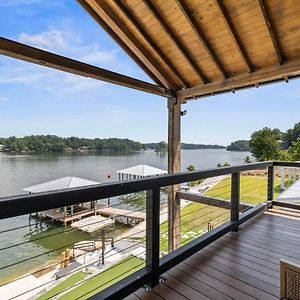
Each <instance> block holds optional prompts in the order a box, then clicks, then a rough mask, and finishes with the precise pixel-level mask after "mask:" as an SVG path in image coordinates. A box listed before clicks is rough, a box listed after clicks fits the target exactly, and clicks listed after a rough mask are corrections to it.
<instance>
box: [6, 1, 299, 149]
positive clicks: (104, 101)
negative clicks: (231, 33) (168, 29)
mask: <svg viewBox="0 0 300 300" xmlns="http://www.w3.org/2000/svg"><path fill="white" fill-rule="evenodd" d="M0 35H1V36H3V37H7V38H10V39H14V40H17V41H20V42H23V43H27V44H30V45H33V46H36V47H39V48H43V49H46V50H49V51H53V52H56V53H59V54H63V55H66V56H69V57H72V58H75V59H80V60H82V61H84V62H87V63H90V64H94V65H97V66H101V67H103V68H107V69H110V70H113V71H117V72H120V73H124V74H127V75H130V76H133V77H136V78H139V79H142V80H146V81H150V79H149V78H148V77H147V75H145V74H144V73H143V71H141V70H140V69H139V67H138V66H136V65H135V63H134V62H132V61H131V59H130V58H129V57H128V56H127V55H126V54H125V53H124V52H123V51H122V50H121V49H120V47H118V45H117V44H115V43H114V42H113V41H112V39H111V38H110V37H109V36H108V35H107V34H106V33H105V32H104V31H103V30H102V29H101V28H100V27H99V26H98V25H97V24H96V23H95V22H94V20H93V19H92V18H91V17H90V16H89V15H88V14H87V13H86V12H85V11H84V10H83V9H82V8H81V7H80V6H79V4H77V2H76V1H75V0H51V1H44V0H5V1H2V0H1V1H0ZM183 109H187V115H186V116H184V117H183V118H182V141H183V142H193V143H215V144H224V145H227V144H228V143H230V142H231V141H233V140H236V139H247V138H249V136H250V135H251V133H252V132H253V131H254V130H258V129H260V128H262V127H264V126H268V127H272V128H279V129H281V130H286V129H287V128H290V127H292V126H293V124H294V123H296V122H298V121H299V110H300V81H299V80H294V81H290V82H289V83H288V84H286V83H284V82H283V83H280V84H275V85H268V86H265V87H260V88H258V89H248V90H244V91H239V92H236V93H235V94H224V95H220V96H214V97H208V98H202V99H201V100H197V101H190V102H188V104H185V105H184V108H183ZM0 122H1V126H0V136H5V137H7V136H11V135H15V136H24V135H30V134H56V135H59V136H73V135H75V136H81V137H100V138H105V137H120V138H125V137H126V138H127V137H128V138H131V139H134V140H138V141H141V142H151V141H160V140H167V105H166V100H165V99H163V98H160V97H157V96H153V95H150V94H146V93H142V92H138V91H133V90H130V89H127V88H123V87H118V86H114V85H111V84H107V83H103V82H100V81H96V80H93V79H87V78H82V77H78V76H75V75H71V74H67V73H63V72H59V71H56V70H51V69H47V68H43V67H40V66H35V65H33V64H30V63H26V62H21V61H17V60H14V59H11V58H8V57H5V56H0Z"/></svg>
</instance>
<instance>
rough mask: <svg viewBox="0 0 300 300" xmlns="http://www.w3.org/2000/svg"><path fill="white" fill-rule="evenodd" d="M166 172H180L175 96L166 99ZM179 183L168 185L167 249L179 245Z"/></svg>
mask: <svg viewBox="0 0 300 300" xmlns="http://www.w3.org/2000/svg"><path fill="white" fill-rule="evenodd" d="M168 111H169V119H168V173H169V174H173V173H177V172H180V118H181V114H180V112H181V103H180V101H179V100H178V101H177V99H176V98H169V99H168ZM179 188H180V185H173V186H171V187H169V197H168V221H169V222H168V241H169V243H168V249H169V252H171V251H173V250H174V249H176V248H178V247H179V246H180V239H181V237H180V199H179V197H178V195H177V191H179Z"/></svg>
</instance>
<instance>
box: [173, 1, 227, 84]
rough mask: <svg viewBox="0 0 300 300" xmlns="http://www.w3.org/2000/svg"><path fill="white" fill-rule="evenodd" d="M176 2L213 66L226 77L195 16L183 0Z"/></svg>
mask: <svg viewBox="0 0 300 300" xmlns="http://www.w3.org/2000/svg"><path fill="white" fill-rule="evenodd" d="M177 4H178V7H179V8H180V10H181V12H182V13H183V15H184V16H185V18H186V19H187V21H188V22H189V24H190V25H191V27H192V29H193V31H194V32H195V34H196V36H197V38H198V40H199V41H200V43H201V44H202V45H203V47H204V48H205V49H206V51H207V53H208V54H209V56H210V57H211V59H212V60H213V62H214V64H215V66H216V67H217V68H218V69H219V70H220V72H221V73H222V75H223V77H224V78H226V77H227V74H226V70H225V68H224V66H223V64H222V63H221V61H220V59H219V58H218V56H217V55H216V53H215V51H214V49H213V48H212V46H211V45H210V43H209V42H208V40H207V39H206V37H205V35H204V33H203V31H202V29H201V28H200V26H199V24H198V23H197V22H196V20H195V18H194V17H193V14H192V13H191V12H190V10H189V9H188V7H187V6H186V4H185V2H184V0H177Z"/></svg>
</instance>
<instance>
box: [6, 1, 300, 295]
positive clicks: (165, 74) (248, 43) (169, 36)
mask: <svg viewBox="0 0 300 300" xmlns="http://www.w3.org/2000/svg"><path fill="white" fill-rule="evenodd" d="M78 2H79V3H80V4H81V6H82V7H83V9H85V10H86V12H87V13H88V14H89V15H90V16H91V17H92V18H93V19H94V20H95V22H97V23H98V24H99V25H100V26H101V27H102V28H103V29H104V30H105V31H106V32H107V33H108V34H109V35H110V36H111V37H112V38H113V39H114V40H115V42H116V43H118V44H119V45H120V47H121V48H122V49H123V50H124V51H125V52H126V53H127V54H128V55H129V56H130V57H131V58H132V59H133V60H134V61H135V62H136V63H137V65H138V66H139V67H140V68H141V69H142V70H143V71H144V72H145V73H146V74H147V75H148V76H149V77H150V78H151V80H152V82H151V83H150V82H145V81H142V80H139V79H136V78H132V77H129V76H126V75H123V74H119V73H116V72H112V71H109V70H105V69H103V68H99V67H97V66H92V65H89V64H86V63H83V62H80V61H76V60H74V59H71V58H68V57H63V56H61V55H57V54H55V53H51V52H48V51H44V50H42V49H37V48H34V47H31V46H28V45H25V44H21V43H19V42H17V41H13V40H9V39H6V38H4V37H1V38H0V53H1V54H3V55H7V56H10V57H13V58H16V59H20V60H24V61H28V62H31V63H35V64H39V65H42V66H45V67H49V68H55V69H58V70H61V71H64V72H70V73H72V74H77V75H79V76H84V77H90V78H94V79H96V80H102V81H106V82H109V83H113V84H118V85H121V86H125V87H128V88H133V89H135V90H139V91H142V92H146V93H150V94H153V95H156V96H160V97H161V99H163V100H165V102H166V104H167V105H166V107H167V109H166V113H167V114H168V173H169V174H167V175H162V176H158V177H151V178H147V179H143V180H138V181H132V180H126V181H121V182H115V183H109V184H102V185H95V186H94V187H93V188H86V187H80V188H76V189H75V190H72V189H70V190H64V191H57V192H51V193H37V194H32V195H26V196H19V197H10V198H6V199H4V200H3V201H0V217H1V219H5V218H8V217H14V216H20V215H24V214H28V213H31V212H36V211H45V210H49V209H53V208H54V209H55V208H57V207H61V206H64V204H66V203H67V204H68V205H69V204H70V202H71V203H72V205H75V204H79V203H81V202H82V201H83V199H85V200H84V201H86V202H90V201H94V200H96V199H99V198H102V197H103V198H108V197H113V196H119V195H124V194H128V193H134V192H138V191H144V190H147V206H146V214H147V218H146V231H145V232H146V234H145V243H146V255H145V258H146V261H145V262H143V263H140V262H139V263H140V264H139V265H138V266H139V267H137V266H136V265H135V268H133V267H132V269H131V268H130V267H128V268H127V269H126V270H123V272H122V273H121V274H117V273H113V272H112V274H113V277H109V278H108V279H106V281H105V279H103V277H102V278H101V277H100V278H99V277H97V276H98V275H99V274H97V275H95V276H94V277H93V276H91V277H88V280H87V281H86V282H85V283H82V282H81V285H79V287H77V288H76V287H75V286H74V284H73V285H72V286H71V287H70V289H72V290H71V292H70V293H73V294H72V295H73V297H70V299H78V298H81V297H85V298H89V297H92V299H122V298H126V299H133V300H136V299H174V300H175V299H278V298H281V297H282V298H284V299H288V298H289V299H299V297H300V296H299V294H300V292H299V285H300V283H299V282H300V275H299V273H300V272H299V267H298V265H299V262H300V250H299V246H300V243H299V238H300V214H299V211H300V206H299V205H298V204H295V203H289V202H286V201H276V200H275V199H274V167H278V166H281V167H294V168H299V167H300V164H299V163H291V162H271V161H268V162H261V163H254V164H246V165H242V166H232V167H225V168H218V169H209V170H202V171H196V172H189V173H180V165H181V161H180V143H181V131H180V128H181V127H180V124H181V117H182V116H183V115H184V114H185V112H184V110H182V107H183V106H184V105H185V103H187V102H188V101H193V100H198V101H201V99H202V98H203V97H208V96H211V97H217V95H218V94H220V93H225V92H229V93H232V97H234V94H236V93H238V92H239V90H240V89H245V88H264V87H263V85H265V84H270V83H280V84H284V83H288V82H289V81H290V80H292V79H296V78H297V77H299V75H300V48H299V47H300V43H299V40H300V5H299V0H286V1H280V0H257V1H253V0H245V1H238V0H197V1H196V0H194V1H193V0H164V1H161V0H143V1H139V0H122V1H110V0H101V1H100V0H78ZM78 22H80V20H78ZM4 75H5V74H4ZM155 101H158V100H157V99H156V100H155ZM212 101H213V100H212ZM262 101H264V99H262ZM282 105H283V106H284V105H285V103H284V100H283V102H282ZM265 113H268V111H266V112H265ZM199 121H200V122H201V120H199ZM215 122H218V120H217V119H216V120H215ZM236 125H237V126H239V124H238V123H237V124H236ZM149 130H151V127H150V126H149ZM199 135H201V132H199ZM258 169H259V170H266V171H267V176H266V177H265V178H263V179H264V180H266V181H265V195H264V197H263V199H261V200H263V201H261V202H260V203H255V205H252V206H249V207H248V208H246V210H243V209H241V206H240V196H241V181H242V180H241V178H243V172H246V171H252V170H258ZM222 175H230V179H229V180H228V181H227V183H228V186H230V192H229V201H226V202H224V201H225V200H224V199H221V198H220V197H219V198H217V199H216V198H214V199H213V198H212V199H207V197H206V199H202V198H201V197H200V198H199V197H197V195H192V196H191V197H190V199H189V200H190V201H192V202H195V203H202V204H205V205H206V206H208V207H210V208H216V207H218V208H222V209H225V210H227V211H226V213H228V220H227V221H226V222H224V223H222V224H219V225H218V226H214V228H213V229H212V230H211V231H209V232H207V233H205V234H203V235H201V236H196V237H195V238H194V239H191V240H189V241H188V240H186V239H185V240H184V243H182V238H183V233H182V232H181V231H182V230H183V229H184V224H183V223H182V216H181V206H180V202H181V200H180V197H179V195H178V191H179V187H180V183H183V182H188V181H194V180H199V179H205V178H211V177H214V176H222ZM166 186H169V199H168V224H167V226H166V227H167V230H166V229H165V230H166V231H167V233H165V232H164V233H163V234H167V235H168V238H167V243H168V249H167V251H161V247H162V245H161V243H160V241H161V239H163V237H164V236H163V234H162V232H161V227H160V221H159V219H160V205H159V204H160V199H159V198H160V188H161V187H166ZM251 188H252V192H251V193H250V196H251V194H255V192H257V190H258V189H259V186H258V185H257V184H256V185H255V186H252V187H251ZM248 189H249V187H248ZM203 201H204V202H203ZM193 213H195V214H196V215H197V214H198V215H197V216H196V217H195V218H198V219H201V218H202V217H203V215H200V213H199V211H198V210H197V211H196V212H193ZM185 225H186V224H185ZM239 229H241V230H239ZM124 239H125V238H124ZM140 242H141V243H143V242H144V241H143V240H141V241H140ZM164 250H165V249H164ZM166 252H167V253H166ZM285 260H287V261H289V263H286V262H285ZM2 268H3V267H2ZM280 268H281V273H280V272H279V270H280ZM130 270H131V271H130ZM115 272H117V271H115ZM93 279H94V281H93ZM117 281H118V282H117ZM91 283H93V284H94V285H92V284H91ZM91 285H92V286H91ZM88 286H89V288H90V289H89V290H87V289H88ZM143 287H145V288H143ZM63 292H64V293H66V291H63Z"/></svg>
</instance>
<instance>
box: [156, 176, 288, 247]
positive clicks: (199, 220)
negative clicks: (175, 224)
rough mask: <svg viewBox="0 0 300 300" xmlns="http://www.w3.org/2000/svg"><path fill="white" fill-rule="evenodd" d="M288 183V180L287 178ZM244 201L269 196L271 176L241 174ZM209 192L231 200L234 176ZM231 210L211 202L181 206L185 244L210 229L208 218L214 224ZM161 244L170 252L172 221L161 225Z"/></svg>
mask: <svg viewBox="0 0 300 300" xmlns="http://www.w3.org/2000/svg"><path fill="white" fill-rule="evenodd" d="M274 184H275V188H274V198H276V197H278V194H279V191H280V179H278V178H276V179H275V180H274ZM287 184H288V182H287ZM240 193H241V194H240V195H241V202H243V203H249V204H258V203H260V202H263V201H266V199H267V177H259V176H241V192H240ZM205 194H206V195H209V196H213V197H218V198H222V199H227V200H230V197H231V179H230V177H229V178H225V179H224V180H222V181H220V182H219V183H218V184H216V185H215V186H214V187H213V188H212V189H210V190H209V191H207V192H206V193H205ZM229 217H230V211H229V210H226V209H222V208H217V207H212V206H207V205H204V204H200V203H192V204H189V205H188V206H186V207H185V208H183V209H182V210H181V226H180V227H181V244H182V245H184V244H186V243H188V242H190V241H192V240H193V239H195V238H196V237H199V236H201V235H202V234H203V233H205V232H207V227H208V222H209V221H211V222H212V224H213V225H214V227H217V226H218V225H219V224H222V223H224V222H225V221H227V220H229ZM160 230H161V235H160V248H161V251H164V252H167V248H168V232H167V230H168V222H167V221H166V222H164V223H163V224H161V226H160Z"/></svg>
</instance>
